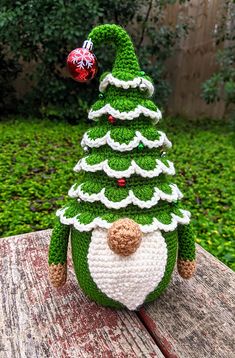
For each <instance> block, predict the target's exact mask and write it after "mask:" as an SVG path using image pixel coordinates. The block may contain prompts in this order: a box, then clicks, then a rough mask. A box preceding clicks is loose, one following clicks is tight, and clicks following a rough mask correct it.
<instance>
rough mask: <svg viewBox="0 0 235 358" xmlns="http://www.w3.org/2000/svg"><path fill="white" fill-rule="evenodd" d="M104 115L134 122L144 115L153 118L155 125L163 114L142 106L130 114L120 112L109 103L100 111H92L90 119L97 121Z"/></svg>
mask: <svg viewBox="0 0 235 358" xmlns="http://www.w3.org/2000/svg"><path fill="white" fill-rule="evenodd" d="M104 114H111V115H112V116H113V117H114V118H118V119H121V120H132V119H134V118H137V117H139V116H140V115H141V114H143V115H144V116H145V117H150V118H152V119H153V120H154V121H155V123H157V122H158V121H159V120H160V119H161V118H162V113H161V111H159V109H157V111H151V110H150V109H148V108H146V107H143V106H141V105H140V104H138V106H137V107H136V108H135V109H134V110H133V111H130V112H120V111H119V110H118V109H114V108H113V107H112V106H111V105H110V104H109V103H107V104H106V105H105V106H104V107H102V108H100V109H98V110H97V111H93V110H92V109H91V110H90V111H89V113H88V118H89V119H95V118H98V117H100V116H103V115H104Z"/></svg>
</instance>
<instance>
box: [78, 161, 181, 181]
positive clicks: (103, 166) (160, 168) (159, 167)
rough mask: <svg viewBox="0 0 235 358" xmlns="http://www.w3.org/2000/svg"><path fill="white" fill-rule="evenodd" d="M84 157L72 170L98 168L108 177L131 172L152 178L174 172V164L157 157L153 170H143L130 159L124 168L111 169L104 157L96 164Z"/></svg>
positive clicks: (94, 170)
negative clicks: (129, 163) (88, 161)
mask: <svg viewBox="0 0 235 358" xmlns="http://www.w3.org/2000/svg"><path fill="white" fill-rule="evenodd" d="M86 158H87V157H84V158H82V159H80V160H79V162H78V163H77V164H76V165H75V167H74V171H75V172H79V171H81V170H84V171H86V172H92V173H93V172H97V171H99V170H102V171H104V172H105V173H106V174H107V175H108V176H109V177H110V178H117V179H120V178H123V177H125V178H129V177H130V176H131V175H132V174H138V175H140V176H141V177H143V178H154V177H157V176H158V175H159V174H161V173H165V174H168V175H174V174H175V168H174V164H173V163H172V162H170V161H169V160H167V162H168V164H169V167H167V166H166V165H165V164H164V163H162V162H161V161H160V160H159V159H156V167H155V168H154V169H153V170H145V169H142V168H140V167H139V166H138V165H137V164H136V162H135V161H134V160H132V161H131V165H130V166H129V168H128V169H126V170H114V169H111V168H110V166H109V164H108V159H105V160H104V161H103V162H100V163H98V164H94V165H89V164H87V162H86Z"/></svg>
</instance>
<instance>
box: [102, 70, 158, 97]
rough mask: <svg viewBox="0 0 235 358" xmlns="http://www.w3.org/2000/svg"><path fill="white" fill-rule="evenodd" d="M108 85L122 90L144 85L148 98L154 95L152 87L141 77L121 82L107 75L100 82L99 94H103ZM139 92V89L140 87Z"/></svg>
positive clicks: (110, 74)
mask: <svg viewBox="0 0 235 358" xmlns="http://www.w3.org/2000/svg"><path fill="white" fill-rule="evenodd" d="M108 85H113V86H115V87H119V88H120V87H121V88H123V89H128V88H137V87H140V85H144V86H145V88H146V90H148V94H149V97H151V96H152V95H153V93H154V86H153V84H152V83H151V82H150V81H149V80H147V79H146V78H143V77H136V78H134V79H133V80H129V81H123V80H119V79H118V78H116V77H114V76H113V75H112V73H109V74H107V76H105V77H104V79H103V80H102V81H101V82H100V86H99V90H100V92H104V91H105V90H106V88H107V86H108ZM140 90H141V87H140Z"/></svg>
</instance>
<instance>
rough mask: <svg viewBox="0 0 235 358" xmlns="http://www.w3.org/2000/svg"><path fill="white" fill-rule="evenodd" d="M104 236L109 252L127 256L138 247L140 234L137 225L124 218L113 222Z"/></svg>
mask: <svg viewBox="0 0 235 358" xmlns="http://www.w3.org/2000/svg"><path fill="white" fill-rule="evenodd" d="M106 235H107V240H108V245H109V247H110V249H111V250H113V251H114V252H115V253H116V254H118V255H121V256H129V255H131V254H133V253H134V252H135V251H136V250H137V249H138V247H139V246H140V242H141V236H142V233H141V230H140V228H139V225H137V224H136V223H135V222H134V221H133V220H131V219H128V218H125V219H119V220H117V221H115V222H114V223H113V224H112V226H111V227H110V228H109V230H108V233H106Z"/></svg>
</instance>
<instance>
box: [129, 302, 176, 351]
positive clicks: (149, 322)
mask: <svg viewBox="0 0 235 358" xmlns="http://www.w3.org/2000/svg"><path fill="white" fill-rule="evenodd" d="M136 314H137V316H138V318H139V319H140V321H141V322H142V324H143V325H144V327H145V328H146V330H147V331H148V333H149V334H150V336H151V337H152V338H153V340H154V342H155V343H156V345H157V346H158V348H159V349H160V351H161V352H162V354H163V355H164V356H165V357H166V358H179V357H178V356H177V354H176V352H175V350H174V347H173V346H172V344H171V343H170V341H168V339H167V338H166V337H164V336H163V335H162V333H161V331H160V329H158V327H157V324H156V322H155V321H154V320H153V319H152V318H151V317H150V315H149V314H148V313H147V312H146V310H145V308H144V307H142V308H140V310H139V311H138V312H136Z"/></svg>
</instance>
